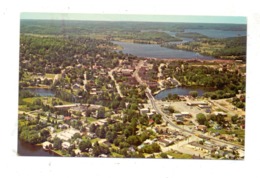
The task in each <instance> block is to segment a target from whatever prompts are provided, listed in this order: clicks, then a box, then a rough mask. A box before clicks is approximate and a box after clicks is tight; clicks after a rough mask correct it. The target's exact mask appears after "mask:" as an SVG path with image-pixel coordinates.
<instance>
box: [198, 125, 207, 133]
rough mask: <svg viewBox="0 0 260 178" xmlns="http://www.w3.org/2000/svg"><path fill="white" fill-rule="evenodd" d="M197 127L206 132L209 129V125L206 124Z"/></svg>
mask: <svg viewBox="0 0 260 178" xmlns="http://www.w3.org/2000/svg"><path fill="white" fill-rule="evenodd" d="M196 129H197V130H199V131H202V132H206V131H207V126H205V125H198V126H196Z"/></svg>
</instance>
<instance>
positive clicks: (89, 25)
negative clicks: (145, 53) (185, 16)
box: [20, 20, 247, 35]
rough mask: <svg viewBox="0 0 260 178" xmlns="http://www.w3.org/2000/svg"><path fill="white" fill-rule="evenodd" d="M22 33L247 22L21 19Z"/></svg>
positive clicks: (236, 27)
mask: <svg viewBox="0 0 260 178" xmlns="http://www.w3.org/2000/svg"><path fill="white" fill-rule="evenodd" d="M20 29H21V33H34V34H53V35H58V34H60V35H71V34H77V35H86V34H89V33H103V34H111V33H112V32H115V31H132V32H140V31H141V30H154V31H156V30H162V31H174V32H183V31H184V30H185V29H216V30H232V31H244V30H246V29H247V26H246V24H216V23H214V24H209V23H173V22H164V23H162V22H116V21H114V22H112V21H70V20H21V28H20Z"/></svg>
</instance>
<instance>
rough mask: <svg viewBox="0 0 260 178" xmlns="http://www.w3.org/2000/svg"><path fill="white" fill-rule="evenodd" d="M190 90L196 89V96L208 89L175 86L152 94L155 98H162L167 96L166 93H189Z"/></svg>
mask: <svg viewBox="0 0 260 178" xmlns="http://www.w3.org/2000/svg"><path fill="white" fill-rule="evenodd" d="M190 91H197V92H198V96H202V95H203V94H204V93H205V92H207V91H209V90H207V89H203V88H199V87H177V88H171V89H166V90H163V91H161V92H160V93H158V94H157V95H155V96H154V98H155V99H164V98H166V97H167V96H168V94H170V93H171V94H177V95H189V93H190Z"/></svg>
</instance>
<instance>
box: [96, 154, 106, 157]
mask: <svg viewBox="0 0 260 178" xmlns="http://www.w3.org/2000/svg"><path fill="white" fill-rule="evenodd" d="M98 157H99V158H107V157H108V156H107V155H105V154H101V155H99V156H98Z"/></svg>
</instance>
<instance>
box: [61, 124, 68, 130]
mask: <svg viewBox="0 0 260 178" xmlns="http://www.w3.org/2000/svg"><path fill="white" fill-rule="evenodd" d="M58 127H59V128H60V129H67V128H69V127H70V126H69V125H68V124H60V125H58Z"/></svg>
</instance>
